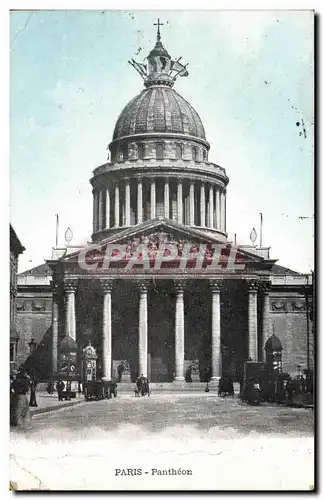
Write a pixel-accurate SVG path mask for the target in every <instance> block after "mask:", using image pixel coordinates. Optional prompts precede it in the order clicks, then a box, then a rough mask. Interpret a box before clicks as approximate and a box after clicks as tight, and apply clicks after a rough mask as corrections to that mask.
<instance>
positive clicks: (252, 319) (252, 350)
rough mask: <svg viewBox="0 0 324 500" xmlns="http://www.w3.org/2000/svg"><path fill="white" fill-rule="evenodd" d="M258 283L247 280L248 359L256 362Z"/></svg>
mask: <svg viewBox="0 0 324 500" xmlns="http://www.w3.org/2000/svg"><path fill="white" fill-rule="evenodd" d="M258 285H259V284H258V281H255V280H249V281H248V287H249V358H251V359H252V361H257V360H258V313H257V311H258V309H257V299H258Z"/></svg>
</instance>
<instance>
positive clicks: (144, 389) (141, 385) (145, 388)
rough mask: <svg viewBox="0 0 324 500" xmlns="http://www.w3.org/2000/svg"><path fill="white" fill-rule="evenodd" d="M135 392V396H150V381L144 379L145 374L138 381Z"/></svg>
mask: <svg viewBox="0 0 324 500" xmlns="http://www.w3.org/2000/svg"><path fill="white" fill-rule="evenodd" d="M134 392H135V396H145V395H147V396H149V395H150V385H149V381H148V378H147V377H144V375H143V373H142V374H141V375H140V376H139V377H137V379H136V382H135V389H134Z"/></svg>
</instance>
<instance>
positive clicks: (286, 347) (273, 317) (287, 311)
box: [270, 292, 313, 374]
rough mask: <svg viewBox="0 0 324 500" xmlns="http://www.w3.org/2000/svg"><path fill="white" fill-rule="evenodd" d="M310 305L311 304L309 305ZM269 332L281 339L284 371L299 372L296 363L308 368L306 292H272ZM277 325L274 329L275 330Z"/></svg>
mask: <svg viewBox="0 0 324 500" xmlns="http://www.w3.org/2000/svg"><path fill="white" fill-rule="evenodd" d="M309 308H310V305H309ZM270 322H271V326H270V333H272V332H273V331H274V333H275V334H276V335H277V337H279V339H280V340H281V343H282V347H283V351H282V365H283V366H282V368H283V371H284V372H288V373H291V374H296V373H297V365H300V366H301V368H302V369H304V368H307V317H306V301H305V295H304V294H301V293H298V292H289V293H287V292H286V293H285V292H275V293H271V295H270ZM273 329H274V330H273ZM311 332H312V323H311V321H309V333H310V341H309V344H310V368H312V366H313V353H312V351H313V349H312V343H313V342H312V339H311Z"/></svg>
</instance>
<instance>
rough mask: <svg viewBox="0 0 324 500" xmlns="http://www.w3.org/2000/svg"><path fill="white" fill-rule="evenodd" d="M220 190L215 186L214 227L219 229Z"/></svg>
mask: <svg viewBox="0 0 324 500" xmlns="http://www.w3.org/2000/svg"><path fill="white" fill-rule="evenodd" d="M219 194H220V191H219V188H216V224H215V225H216V229H220V228H221V224H220V219H221V215H220V212H221V210H220V195H219Z"/></svg>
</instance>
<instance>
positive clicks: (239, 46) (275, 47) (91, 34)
mask: <svg viewBox="0 0 324 500" xmlns="http://www.w3.org/2000/svg"><path fill="white" fill-rule="evenodd" d="M158 17H160V19H161V21H162V22H163V23H164V25H163V26H162V28H161V35H162V42H163V44H164V46H165V47H166V49H167V50H168V52H169V54H170V55H171V56H172V57H179V56H182V61H183V62H189V65H188V71H189V76H188V77H187V78H178V80H177V82H176V84H175V90H177V92H178V93H179V94H180V95H182V96H183V97H184V98H185V99H186V100H188V101H189V102H190V103H191V104H192V105H193V107H194V108H195V109H196V111H197V112H198V114H199V115H200V117H201V119H202V122H203V124H204V127H205V131H206V137H207V140H208V141H209V143H210V145H211V150H210V153H209V160H210V161H212V162H214V163H216V164H218V165H221V166H222V167H224V168H225V169H226V172H227V175H228V177H229V179H230V182H229V185H228V188H227V232H228V235H229V239H233V238H234V234H236V238H237V243H238V244H251V242H250V239H249V235H250V232H251V229H252V228H253V227H255V229H256V231H257V233H258V238H259V233H260V231H259V224H260V222H259V221H260V216H259V214H260V213H262V214H263V246H271V254H270V255H271V258H273V259H278V263H279V264H281V265H283V266H287V267H289V268H291V269H294V270H297V271H300V272H303V273H307V272H310V271H311V269H313V266H314V263H313V252H314V251H313V245H314V238H313V234H314V229H313V225H314V219H313V215H314V196H313V190H314V172H313V170H314V165H313V152H314V144H313V143H314V116H313V77H314V64H313V58H314V51H313V45H314V42H313V40H314V38H313V13H312V12H311V11H307V10H304V11H301V10H300V11H297V10H296V11H291V10H290V11H275V10H272V11H270V10H269V11H266V10H262V11H181V10H178V11H176V10H173V11H171V10H164V11H123V10H119V11H117V10H114V11H81V10H79V11H77V10H74V11H73V10H72V11H63V10H62V11H55V10H54V11H53V10H52V11H42V10H40V11H13V12H11V15H10V41H11V43H10V210H11V213H10V220H11V223H12V225H13V227H14V228H15V230H16V232H17V234H18V237H19V238H20V240H21V242H22V243H23V245H24V246H25V247H26V250H25V252H24V253H23V254H22V255H21V256H20V265H19V271H24V270H26V269H28V268H31V267H34V266H36V265H39V264H41V263H43V262H44V259H47V258H50V256H51V250H52V247H53V246H54V245H55V214H59V222H60V226H59V243H60V244H61V245H64V233H65V231H66V229H67V228H68V227H70V228H71V229H72V231H73V240H72V244H82V243H85V242H86V241H90V236H91V230H92V192H91V186H90V183H89V179H90V177H91V176H92V171H93V170H94V168H96V167H97V166H99V165H100V164H102V163H104V162H105V161H106V158H107V146H108V144H109V142H110V141H111V139H112V134H113V130H114V125H115V123H116V121H117V118H118V116H119V114H120V112H121V111H122V109H123V108H124V106H125V105H126V104H127V102H128V101H130V100H131V99H132V98H133V97H134V96H135V95H137V94H138V93H140V92H141V90H142V89H143V84H142V79H141V78H140V76H139V75H138V74H137V73H136V72H135V70H134V69H133V68H132V67H131V66H130V65H129V64H128V60H129V59H130V58H134V59H136V60H137V61H139V62H142V61H143V60H144V58H145V56H147V55H148V53H149V51H150V50H151V49H152V48H153V45H154V43H155V36H156V28H155V27H154V26H153V23H154V22H156V19H157V18H158ZM297 124H299V126H298V125H297ZM300 217H303V218H302V219H301V218H300ZM258 241H259V239H258V240H257V242H258Z"/></svg>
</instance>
